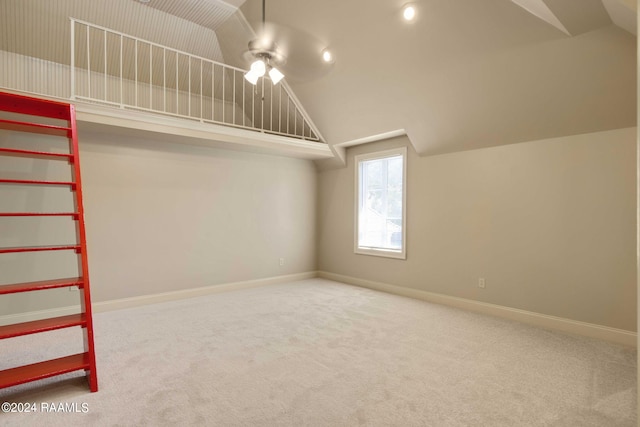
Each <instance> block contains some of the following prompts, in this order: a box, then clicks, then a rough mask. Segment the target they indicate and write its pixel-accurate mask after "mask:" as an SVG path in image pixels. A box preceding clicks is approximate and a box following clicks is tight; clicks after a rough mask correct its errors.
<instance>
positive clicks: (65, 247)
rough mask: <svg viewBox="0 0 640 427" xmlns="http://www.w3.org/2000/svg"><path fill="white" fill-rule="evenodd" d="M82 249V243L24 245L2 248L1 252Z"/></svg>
mask: <svg viewBox="0 0 640 427" xmlns="http://www.w3.org/2000/svg"><path fill="white" fill-rule="evenodd" d="M71 249H73V250H75V251H79V250H80V245H56V246H22V247H17V248H0V254H9V253H19V252H43V251H65V250H71Z"/></svg>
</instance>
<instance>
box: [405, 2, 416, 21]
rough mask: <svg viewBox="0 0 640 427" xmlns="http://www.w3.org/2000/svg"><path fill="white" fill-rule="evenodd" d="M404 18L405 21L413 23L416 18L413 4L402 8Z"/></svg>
mask: <svg viewBox="0 0 640 427" xmlns="http://www.w3.org/2000/svg"><path fill="white" fill-rule="evenodd" d="M402 16H403V17H404V19H405V21H413V20H414V18H415V17H416V8H415V6H413V5H412V4H407V5H405V6H404V7H403V8H402Z"/></svg>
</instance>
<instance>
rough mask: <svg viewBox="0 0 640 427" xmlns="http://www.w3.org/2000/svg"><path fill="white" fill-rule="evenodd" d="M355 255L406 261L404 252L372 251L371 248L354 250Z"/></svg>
mask: <svg viewBox="0 0 640 427" xmlns="http://www.w3.org/2000/svg"><path fill="white" fill-rule="evenodd" d="M354 252H355V253H356V254H357V255H371V256H379V257H383V258H394V259H404V260H406V259H407V254H406V252H404V251H393V250H385V249H373V248H356V249H355V251H354Z"/></svg>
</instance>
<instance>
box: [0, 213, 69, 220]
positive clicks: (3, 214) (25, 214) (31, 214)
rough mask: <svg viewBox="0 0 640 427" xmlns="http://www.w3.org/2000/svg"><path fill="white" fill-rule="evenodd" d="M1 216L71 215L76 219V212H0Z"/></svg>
mask: <svg viewBox="0 0 640 427" xmlns="http://www.w3.org/2000/svg"><path fill="white" fill-rule="evenodd" d="M3 216H72V217H73V218H74V219H78V216H79V214H78V212H0V217H3Z"/></svg>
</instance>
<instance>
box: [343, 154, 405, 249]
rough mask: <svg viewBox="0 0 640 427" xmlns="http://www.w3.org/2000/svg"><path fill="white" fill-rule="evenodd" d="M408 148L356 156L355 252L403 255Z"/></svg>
mask: <svg viewBox="0 0 640 427" xmlns="http://www.w3.org/2000/svg"><path fill="white" fill-rule="evenodd" d="M406 157H407V149H406V148H404V147H403V148H399V149H395V150H388V151H384V152H379V153H373V154H363V155H359V156H356V157H355V166H356V168H355V169H356V189H357V199H356V224H355V252H356V253H358V254H366V255H379V256H386V257H392V258H402V259H405V258H406V238H405V237H406V233H405V201H406V197H405V194H406V191H405V190H406V188H405V187H406V185H405V181H406V167H405V164H406V160H405V159H406Z"/></svg>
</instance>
